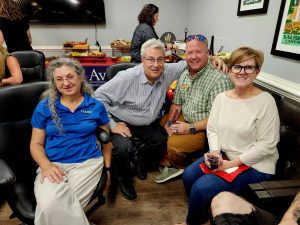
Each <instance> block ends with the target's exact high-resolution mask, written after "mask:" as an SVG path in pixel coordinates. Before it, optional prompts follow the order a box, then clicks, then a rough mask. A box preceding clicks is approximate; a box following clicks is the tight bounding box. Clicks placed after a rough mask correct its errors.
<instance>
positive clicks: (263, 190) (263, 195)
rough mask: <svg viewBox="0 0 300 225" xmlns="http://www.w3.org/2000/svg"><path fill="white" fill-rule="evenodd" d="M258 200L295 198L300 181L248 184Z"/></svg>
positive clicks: (299, 187)
mask: <svg viewBox="0 0 300 225" xmlns="http://www.w3.org/2000/svg"><path fill="white" fill-rule="evenodd" d="M249 187H250V189H251V190H252V191H254V193H255V195H256V196H257V197H258V199H271V198H281V197H290V196H295V195H296V194H297V193H298V191H299V190H300V180H278V181H264V182H261V183H254V184H249Z"/></svg>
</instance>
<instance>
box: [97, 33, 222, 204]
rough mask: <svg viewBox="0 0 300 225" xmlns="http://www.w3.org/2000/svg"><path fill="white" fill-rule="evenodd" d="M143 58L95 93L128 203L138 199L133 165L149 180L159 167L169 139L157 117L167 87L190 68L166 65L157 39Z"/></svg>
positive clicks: (146, 47) (149, 43)
mask: <svg viewBox="0 0 300 225" xmlns="http://www.w3.org/2000/svg"><path fill="white" fill-rule="evenodd" d="M141 56H142V57H141V58H142V63H141V64H139V65H137V66H135V67H133V68H130V69H127V70H124V71H120V72H119V73H118V74H117V75H116V76H115V77H114V78H113V79H112V80H110V81H108V82H107V83H105V84H104V85H102V86H101V87H99V88H98V89H97V90H96V91H95V93H94V96H95V97H96V98H97V99H99V100H100V101H101V102H102V103H103V104H104V105H105V107H106V110H107V111H108V113H109V116H110V129H111V132H112V144H113V156H112V167H113V169H114V172H115V173H116V176H117V178H118V181H119V184H120V189H121V192H122V194H123V195H124V197H125V198H127V199H129V200H133V199H135V198H136V197H137V195H136V191H135V188H134V186H133V184H132V175H131V174H132V173H131V164H130V162H131V161H133V162H134V165H135V173H136V175H137V177H138V178H139V179H141V180H144V179H146V177H147V165H149V164H154V163H153V162H156V164H157V165H158V162H159V160H160V159H161V157H162V155H163V152H164V151H165V149H166V143H167V138H168V135H167V133H166V131H165V130H164V128H163V127H162V126H161V125H160V122H159V119H158V115H159V113H160V109H161V108H162V106H163V103H164V100H165V96H166V90H167V88H168V87H169V86H170V85H171V83H172V82H173V81H174V80H176V79H177V78H178V77H179V76H180V74H181V73H182V72H183V71H184V69H185V68H186V65H187V64H186V62H185V61H181V62H179V63H168V64H165V63H164V58H165V46H164V44H163V43H162V42H161V41H160V40H156V39H150V40H148V41H146V42H145V43H144V44H143V45H142V48H141ZM216 61H217V63H216V64H219V65H220V64H221V61H220V60H216Z"/></svg>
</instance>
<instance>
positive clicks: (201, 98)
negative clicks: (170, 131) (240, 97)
mask: <svg viewBox="0 0 300 225" xmlns="http://www.w3.org/2000/svg"><path fill="white" fill-rule="evenodd" d="M232 88H233V84H232V82H231V81H230V78H229V76H228V75H226V74H223V73H221V72H219V71H218V70H216V69H214V68H213V67H212V65H211V63H210V62H208V63H207V65H206V66H205V67H204V68H203V69H202V70H201V71H199V72H198V73H197V75H196V76H195V77H194V78H192V77H191V76H190V74H189V71H188V69H186V70H185V71H184V72H183V73H182V74H181V76H180V77H179V79H178V81H177V86H176V90H175V97H174V100H173V103H175V104H178V105H182V113H183V115H184V119H185V120H186V121H187V122H190V123H194V122H197V121H200V120H202V119H204V118H207V117H208V116H209V112H210V109H211V106H212V103H213V101H214V99H215V97H216V96H217V94H219V93H221V92H224V91H226V90H229V89H232Z"/></svg>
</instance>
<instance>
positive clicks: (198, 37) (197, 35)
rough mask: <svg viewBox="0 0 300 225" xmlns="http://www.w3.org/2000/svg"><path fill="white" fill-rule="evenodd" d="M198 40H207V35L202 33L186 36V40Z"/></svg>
mask: <svg viewBox="0 0 300 225" xmlns="http://www.w3.org/2000/svg"><path fill="white" fill-rule="evenodd" d="M191 40H198V41H204V42H205V41H207V39H206V37H205V36H204V35H202V34H190V35H189V36H187V37H186V41H191Z"/></svg>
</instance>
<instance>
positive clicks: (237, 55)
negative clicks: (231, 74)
mask: <svg viewBox="0 0 300 225" xmlns="http://www.w3.org/2000/svg"><path fill="white" fill-rule="evenodd" d="M248 59H254V61H255V65H256V67H257V69H260V68H261V67H262V64H263V62H264V53H263V52H262V51H260V50H255V49H253V48H250V47H239V48H237V49H235V50H234V51H233V52H232V53H231V55H230V58H229V60H228V67H231V66H233V65H234V64H237V63H241V62H243V61H246V60H248Z"/></svg>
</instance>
